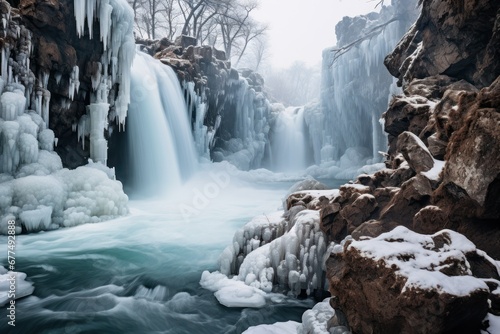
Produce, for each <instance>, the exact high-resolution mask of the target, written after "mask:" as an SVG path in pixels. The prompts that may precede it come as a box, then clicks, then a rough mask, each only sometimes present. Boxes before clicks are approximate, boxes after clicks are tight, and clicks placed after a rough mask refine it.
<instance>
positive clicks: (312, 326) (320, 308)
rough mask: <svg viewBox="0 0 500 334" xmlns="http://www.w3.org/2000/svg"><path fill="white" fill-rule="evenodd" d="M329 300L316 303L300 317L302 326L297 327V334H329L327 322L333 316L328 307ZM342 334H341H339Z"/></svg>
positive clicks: (331, 309) (333, 312) (330, 308)
mask: <svg viewBox="0 0 500 334" xmlns="http://www.w3.org/2000/svg"><path fill="white" fill-rule="evenodd" d="M329 300H330V298H327V299H325V300H323V301H322V302H321V303H317V304H316V305H314V307H313V308H312V309H311V310H307V311H305V312H304V314H303V315H302V324H301V325H300V326H299V327H298V329H297V333H298V334H329V333H330V332H329V331H328V330H327V322H328V320H330V318H331V317H333V315H334V314H335V311H334V310H333V308H332V307H331V306H330V302H329ZM340 333H342V332H340Z"/></svg>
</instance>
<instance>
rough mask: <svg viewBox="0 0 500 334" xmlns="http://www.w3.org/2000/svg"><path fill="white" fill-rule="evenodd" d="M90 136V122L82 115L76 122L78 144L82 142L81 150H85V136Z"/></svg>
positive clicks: (86, 116)
mask: <svg viewBox="0 0 500 334" xmlns="http://www.w3.org/2000/svg"><path fill="white" fill-rule="evenodd" d="M89 134H90V120H89V116H88V115H83V116H82V117H80V120H79V121H78V142H80V141H81V142H82V150H85V136H88V135H89Z"/></svg>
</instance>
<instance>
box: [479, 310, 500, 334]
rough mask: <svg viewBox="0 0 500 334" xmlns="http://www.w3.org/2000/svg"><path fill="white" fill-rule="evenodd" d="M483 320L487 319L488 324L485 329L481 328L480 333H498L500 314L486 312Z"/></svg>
mask: <svg viewBox="0 0 500 334" xmlns="http://www.w3.org/2000/svg"><path fill="white" fill-rule="evenodd" d="M484 320H488V322H489V324H490V325H489V326H488V328H487V329H486V330H482V331H481V334H495V333H500V316H498V315H493V314H491V313H488V315H487V316H486V318H485V319H484Z"/></svg>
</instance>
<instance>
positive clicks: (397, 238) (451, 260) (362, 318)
mask: <svg viewBox="0 0 500 334" xmlns="http://www.w3.org/2000/svg"><path fill="white" fill-rule="evenodd" d="M365 224H368V223H365ZM373 225H375V223H373ZM399 231H401V230H399ZM406 233H407V234H401V233H396V234H394V233H393V232H390V233H388V234H386V235H384V236H380V237H379V238H377V244H374V245H373V246H368V245H370V243H373V241H372V240H362V241H354V242H352V243H349V242H348V243H347V244H346V245H345V246H344V252H343V253H339V254H333V255H332V256H331V257H330V259H329V260H328V261H327V270H328V273H327V276H328V277H329V281H330V292H331V294H332V295H333V296H336V306H337V307H340V308H341V309H342V311H343V312H344V313H345V314H346V316H347V318H348V321H349V325H350V327H351V329H352V331H353V332H354V333H445V332H450V333H452V332H456V333H458V332H461V333H464V332H468V333H475V332H478V330H479V328H480V327H481V322H482V320H483V319H484V317H485V315H486V313H487V311H488V298H489V295H490V292H489V291H488V290H489V289H487V288H486V287H485V288H475V289H471V290H470V292H469V293H466V294H465V295H456V294H454V293H453V292H452V291H453V289H450V290H447V288H446V283H445V282H443V285H442V286H440V285H439V284H438V285H434V286H428V287H423V286H418V285H412V286H411V287H408V286H406V283H407V279H408V277H411V275H412V274H411V273H408V272H405V271H400V269H401V268H402V267H403V266H405V263H407V262H410V261H412V263H413V264H412V266H414V267H413V268H418V269H416V271H418V275H419V277H422V279H423V280H425V278H424V277H425V276H426V275H429V276H435V275H439V274H435V273H433V272H434V271H435V270H436V269H435V268H446V269H444V271H446V272H447V274H445V275H447V276H448V277H450V278H449V279H453V278H452V277H454V276H468V274H467V268H468V265H469V264H468V261H467V257H466V254H464V253H461V256H457V255H456V254H457V253H455V251H452V252H449V251H448V250H449V249H455V247H457V246H455V245H454V244H453V242H452V240H453V239H452V238H450V236H449V235H448V234H447V232H443V233H441V234H438V235H435V236H432V239H433V240H434V247H433V245H430V244H429V243H428V238H424V237H423V236H420V235H418V234H415V233H413V234H412V232H406ZM399 244H404V246H403V247H404V249H405V250H404V251H401V253H398V249H399ZM443 244H447V245H448V246H447V247H446V248H443V247H442V245H443ZM410 245H411V246H410ZM367 246H368V247H369V249H372V251H370V252H368V253H366V252H363V251H362V250H363V249H364V248H363V247H367ZM458 247H460V246H458ZM412 248H414V249H421V251H422V252H425V253H427V254H430V253H434V254H435V256H433V255H430V256H431V258H426V261H424V262H425V263H427V262H428V261H429V260H430V261H436V262H435V263H434V262H432V264H430V265H429V266H427V267H425V265H423V264H422V263H423V262H420V261H421V257H423V256H424V257H425V255H423V254H422V255H420V254H418V253H411V252H409V251H408V250H409V249H412ZM378 249H380V250H382V252H381V253H380V254H384V255H383V256H382V257H380V255H378V253H377V250H378ZM459 249H460V248H457V252H461V251H460V250H459ZM388 254H391V255H388ZM419 258H420V260H419ZM432 259H434V260H432ZM437 259H439V260H437ZM414 270H415V269H414ZM469 277H470V276H469ZM470 279H471V280H474V278H472V277H471V278H470ZM431 281H433V280H431ZM434 282H435V281H434ZM476 282H480V281H479V280H476ZM478 284H479V283H478Z"/></svg>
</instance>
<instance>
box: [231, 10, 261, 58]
mask: <svg viewBox="0 0 500 334" xmlns="http://www.w3.org/2000/svg"><path fill="white" fill-rule="evenodd" d="M267 29H268V28H267V26H266V25H261V24H259V23H258V22H256V21H254V20H253V19H251V18H250V19H249V20H247V23H246V24H245V25H244V26H243V29H242V33H241V36H240V38H239V40H238V41H236V45H235V46H236V48H237V54H238V59H237V60H236V65H238V64H239V63H240V61H241V58H242V57H243V56H244V55H245V53H246V50H247V48H248V46H249V45H250V44H251V43H252V42H253V41H254V40H256V39H258V38H259V37H263V36H265V34H266V32H267ZM259 43H260V44H261V46H262V43H261V42H258V44H259ZM261 51H263V50H261Z"/></svg>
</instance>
